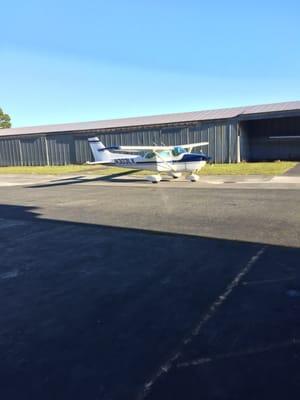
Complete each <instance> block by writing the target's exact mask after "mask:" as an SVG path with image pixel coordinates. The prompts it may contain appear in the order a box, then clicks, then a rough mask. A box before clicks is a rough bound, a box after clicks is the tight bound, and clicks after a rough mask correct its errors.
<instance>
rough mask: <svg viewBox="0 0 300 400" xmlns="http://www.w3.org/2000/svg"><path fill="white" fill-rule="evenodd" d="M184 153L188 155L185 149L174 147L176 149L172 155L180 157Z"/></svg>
mask: <svg viewBox="0 0 300 400" xmlns="http://www.w3.org/2000/svg"><path fill="white" fill-rule="evenodd" d="M182 153H186V150H185V149H184V148H183V147H180V146H176V147H174V149H173V150H172V154H173V156H175V157H176V156H179V155H180V154H182Z"/></svg>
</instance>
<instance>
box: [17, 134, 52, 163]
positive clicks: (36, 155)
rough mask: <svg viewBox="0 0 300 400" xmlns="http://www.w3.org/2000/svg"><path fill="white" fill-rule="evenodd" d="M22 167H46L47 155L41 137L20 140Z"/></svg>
mask: <svg viewBox="0 0 300 400" xmlns="http://www.w3.org/2000/svg"><path fill="white" fill-rule="evenodd" d="M20 144H21V155H22V165H28V166H32V165H46V164H47V155H46V147H45V141H44V138H43V137H42V136H34V137H26V138H22V139H20Z"/></svg>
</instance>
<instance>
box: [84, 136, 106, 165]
mask: <svg viewBox="0 0 300 400" xmlns="http://www.w3.org/2000/svg"><path fill="white" fill-rule="evenodd" d="M88 142H89V145H90V148H91V150H92V153H93V157H94V160H95V162H96V163H103V164H104V163H108V162H111V161H112V157H111V152H110V151H108V150H107V149H106V147H105V146H104V144H103V143H102V142H100V140H99V138H97V137H92V138H89V139H88Z"/></svg>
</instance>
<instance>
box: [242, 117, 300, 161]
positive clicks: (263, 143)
mask: <svg viewBox="0 0 300 400" xmlns="http://www.w3.org/2000/svg"><path fill="white" fill-rule="evenodd" d="M241 131H242V134H243V136H244V137H245V138H246V140H245V141H246V142H247V146H246V150H244V154H242V157H243V158H244V159H246V160H249V161H274V160H286V161H300V117H289V118H272V119H271V118H270V119H262V120H252V121H242V122H241Z"/></svg>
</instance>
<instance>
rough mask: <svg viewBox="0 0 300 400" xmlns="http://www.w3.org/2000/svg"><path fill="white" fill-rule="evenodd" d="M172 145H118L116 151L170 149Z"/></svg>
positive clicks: (172, 147)
mask: <svg viewBox="0 0 300 400" xmlns="http://www.w3.org/2000/svg"><path fill="white" fill-rule="evenodd" d="M172 149H174V146H156V145H154V146H118V148H117V149H116V151H132V152H141V151H160V150H172Z"/></svg>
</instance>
